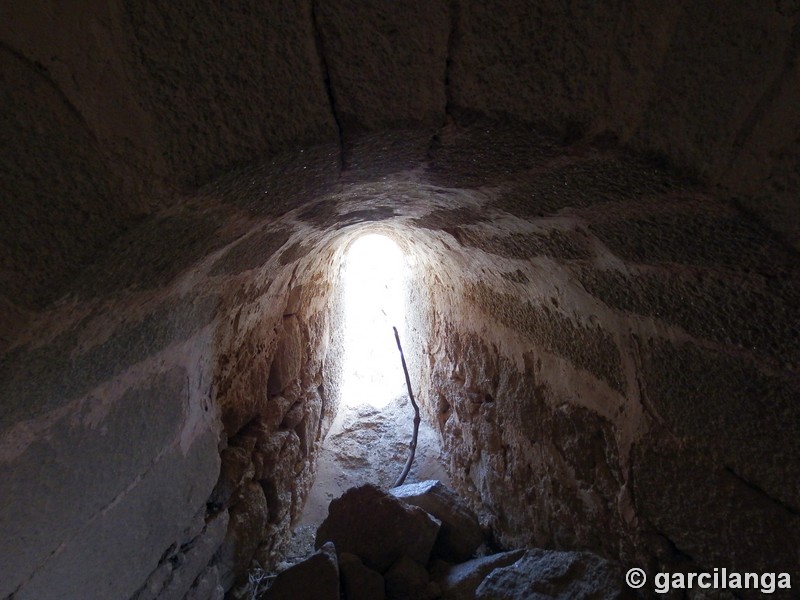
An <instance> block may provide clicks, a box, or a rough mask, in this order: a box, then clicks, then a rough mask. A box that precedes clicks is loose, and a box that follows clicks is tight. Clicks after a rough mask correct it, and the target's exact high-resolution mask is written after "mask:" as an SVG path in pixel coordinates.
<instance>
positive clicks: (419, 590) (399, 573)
mask: <svg viewBox="0 0 800 600" xmlns="http://www.w3.org/2000/svg"><path fill="white" fill-rule="evenodd" d="M438 592H439V589H438V587H437V586H436V584H434V583H431V582H430V577H429V576H428V572H427V571H426V570H425V568H424V567H423V566H421V565H420V564H419V563H417V562H415V561H413V560H411V559H410V558H408V557H407V556H401V557H400V558H398V559H397V560H396V561H395V562H394V564H393V565H392V566H391V568H390V569H389V570H388V571H386V597H387V598H388V599H389V600H433V598H436V597H437V596H438V595H439V593H438Z"/></svg>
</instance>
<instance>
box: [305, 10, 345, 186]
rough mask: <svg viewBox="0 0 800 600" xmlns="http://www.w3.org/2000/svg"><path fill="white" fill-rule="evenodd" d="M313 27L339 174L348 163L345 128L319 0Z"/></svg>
mask: <svg viewBox="0 0 800 600" xmlns="http://www.w3.org/2000/svg"><path fill="white" fill-rule="evenodd" d="M311 27H312V28H313V30H314V47H315V48H316V49H317V57H318V58H319V66H320V69H321V70H322V84H323V85H324V86H325V92H326V94H327V96H328V104H329V105H330V109H331V115H332V116H333V121H334V123H335V124H336V133H337V138H338V141H339V174H340V175H341V173H342V172H344V171H346V170H347V163H346V161H345V157H344V128H343V127H342V122H341V120H340V119H339V113H338V110H337V108H336V97H335V95H334V93H333V84H332V83H331V73H330V69H329V68H328V59H327V58H326V56H325V43H324V41H323V39H322V30H321V29H320V26H319V20H318V19H317V2H316V1H315V0H311Z"/></svg>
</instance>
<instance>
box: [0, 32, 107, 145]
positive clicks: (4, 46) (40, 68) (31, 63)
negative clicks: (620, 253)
mask: <svg viewBox="0 0 800 600" xmlns="http://www.w3.org/2000/svg"><path fill="white" fill-rule="evenodd" d="M0 50H4V51H6V52H8V53H9V54H10V55H11V56H13V57H14V58H16V59H17V60H19V61H20V62H21V63H22V64H24V65H25V66H26V67H28V68H29V69H30V70H31V71H33V72H34V73H36V74H37V75H38V76H39V77H41V78H42V80H43V81H44V82H45V83H46V84H47V85H48V86H49V87H50V89H52V90H53V91H54V92H55V93H56V95H57V96H58V97H59V99H60V100H61V101H62V102H63V103H64V105H65V106H66V108H67V110H68V111H69V112H70V113H72V115H73V116H74V117H75V118H76V119H77V120H78V122H79V123H80V124H81V125H82V126H83V128H84V129H85V130H86V133H88V134H89V137H90V138H91V139H92V141H93V142H95V143H97V136H96V135H95V133H94V131H93V130H92V128H91V127H89V123H88V122H87V121H86V119H85V118H84V116H83V113H81V111H80V110H78V107H77V106H75V104H74V103H73V102H72V100H70V99H69V96H67V94H66V93H65V92H64V90H62V89H61V86H59V85H58V84H57V83H56V82H55V81H54V80H53V78H52V77H51V76H50V73H49V71H48V70H47V67H45V66H44V65H42V64H41V63H39V62H37V61H35V60H31V59H30V58H28V57H27V56H25V55H24V54H22V52H20V51H19V50H17V49H15V48H13V47H12V46H9V45H8V43H6V42H4V41H2V40H0ZM73 77H74V74H73Z"/></svg>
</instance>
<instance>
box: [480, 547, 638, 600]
mask: <svg viewBox="0 0 800 600" xmlns="http://www.w3.org/2000/svg"><path fill="white" fill-rule="evenodd" d="M624 581H625V579H624V577H623V574H622V572H621V570H620V568H619V567H618V566H617V565H615V564H614V563H612V562H610V561H607V560H605V559H602V558H600V557H599V556H597V555H596V554H592V553H590V552H562V551H557V550H541V549H538V548H537V549H533V550H528V551H527V552H525V555H524V556H523V557H522V558H520V559H519V560H518V561H516V562H515V563H514V564H512V565H509V566H507V567H502V568H499V569H495V570H494V571H492V572H491V573H489V576H488V577H486V579H484V580H483V582H482V583H481V584H480V585H479V586H478V589H477V591H476V594H475V598H476V599H477V600H530V599H531V598H548V599H550V598H552V599H554V600H581V599H585V600H588V599H590V598H591V599H592V600H618V599H621V598H632V597H633V594H632V593H631V590H630V589H629V588H626V587H624V586H625V584H624Z"/></svg>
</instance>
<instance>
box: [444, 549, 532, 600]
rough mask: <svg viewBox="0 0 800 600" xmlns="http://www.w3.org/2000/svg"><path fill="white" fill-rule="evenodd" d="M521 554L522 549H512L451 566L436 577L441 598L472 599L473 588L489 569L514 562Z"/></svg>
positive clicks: (473, 596) (473, 595)
mask: <svg viewBox="0 0 800 600" xmlns="http://www.w3.org/2000/svg"><path fill="white" fill-rule="evenodd" d="M523 554H525V551H524V550H512V551H510V552H501V553H500V554H492V555H491V556H484V557H482V558H475V559H473V560H469V561H467V562H465V563H461V564H460V565H453V566H451V567H450V568H448V569H446V570H444V571H443V572H442V573H441V575H440V576H439V577H437V578H436V581H437V583H438V584H439V588H440V589H441V593H442V600H473V599H474V598H475V590H476V589H478V586H479V585H480V584H481V582H482V581H483V580H484V578H485V577H486V576H487V575H488V574H489V573H490V572H491V571H493V570H494V569H497V568H500V567H506V566H508V565H510V564H511V563H513V562H516V561H517V560H519V559H520V558H522V556H523Z"/></svg>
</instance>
